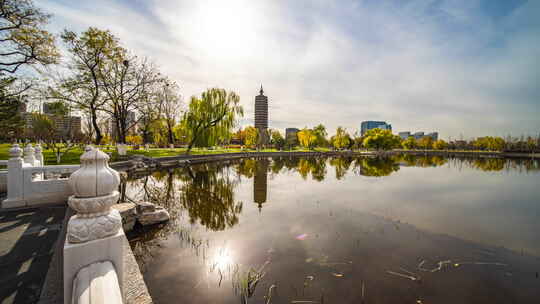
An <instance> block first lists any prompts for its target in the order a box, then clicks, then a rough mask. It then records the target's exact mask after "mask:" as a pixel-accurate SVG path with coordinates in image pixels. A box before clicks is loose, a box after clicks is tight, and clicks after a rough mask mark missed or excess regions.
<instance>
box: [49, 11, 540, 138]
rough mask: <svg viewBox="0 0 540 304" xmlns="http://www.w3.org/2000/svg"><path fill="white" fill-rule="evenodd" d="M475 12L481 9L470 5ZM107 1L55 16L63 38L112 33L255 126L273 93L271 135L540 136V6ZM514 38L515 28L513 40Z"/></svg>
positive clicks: (187, 90)
mask: <svg viewBox="0 0 540 304" xmlns="http://www.w3.org/2000/svg"><path fill="white" fill-rule="evenodd" d="M466 3H472V4H466ZM466 3H465V2H463V3H462V2H455V1H443V2H442V4H439V2H435V1H420V0H417V1H409V2H408V3H407V5H403V6H401V7H398V6H397V5H395V4H393V2H385V1H375V2H374V3H367V2H363V1H349V0H343V1H340V2H337V1H324V0H320V1H294V2H290V1H248V0H229V1H220V0H218V1H210V0H204V1H173V0H160V1H157V0H154V1H150V2H149V3H147V5H145V7H130V6H128V5H127V2H116V3H112V4H111V1H105V0H98V1H92V3H90V2H88V3H83V4H73V3H71V4H62V3H59V2H55V1H52V0H48V1H44V2H43V4H42V6H43V7H44V8H45V9H47V10H48V11H50V12H52V13H54V14H55V19H54V24H53V28H55V29H60V28H62V27H69V28H73V29H76V30H83V29H84V28H86V27H87V26H97V27H100V28H108V29H110V30H111V31H112V32H114V33H115V34H116V35H117V36H118V37H119V38H120V39H121V41H122V42H123V43H124V44H125V45H126V46H127V47H128V48H130V49H133V50H134V51H135V52H136V53H138V54H141V55H145V56H149V57H151V58H152V59H153V60H154V61H156V63H158V65H159V66H160V67H161V69H162V70H163V72H164V73H166V74H167V75H170V76H171V77H172V78H174V79H175V80H176V81H177V82H178V83H180V84H181V86H182V89H183V90H184V92H183V94H184V95H185V96H189V95H194V94H200V92H202V91H203V90H204V89H206V88H208V87H212V86H219V87H224V88H227V89H232V90H235V91H237V92H238V93H239V94H240V96H241V97H242V102H243V104H244V106H245V109H246V119H251V117H252V113H253V112H252V110H253V99H254V96H255V95H256V94H257V92H258V88H259V85H260V83H263V85H264V87H265V91H266V92H267V94H268V96H269V98H270V119H271V126H272V127H276V128H285V127H289V126H295V127H304V126H313V125H315V124H318V123H321V122H322V123H324V124H325V125H327V126H328V127H329V129H330V132H333V130H334V129H335V128H336V127H337V126H338V125H343V126H346V127H347V128H348V129H349V130H350V131H355V130H356V129H358V127H359V124H360V122H361V121H362V120H369V119H382V120H387V121H389V122H391V123H392V124H393V126H394V129H395V131H400V130H413V131H414V130H418V129H421V130H425V131H431V130H438V131H440V133H441V134H442V135H443V136H444V137H448V136H453V137H454V138H455V137H457V136H459V135H460V133H463V134H464V135H465V136H466V137H471V136H478V135H483V134H493V135H505V134H508V133H509V132H511V133H514V134H522V133H533V132H539V131H540V120H539V119H538V118H537V117H538V114H540V110H539V109H540V107H539V104H540V100H539V97H540V92H539V90H538V88H537V83H538V79H540V77H539V76H540V75H539V72H538V71H539V68H540V66H539V64H538V60H537V58H538V55H539V50H540V41H539V38H537V37H539V35H538V33H539V32H540V30H539V29H540V26H539V24H538V22H534V21H530V19H539V18H538V17H539V16H538V15H539V12H540V10H539V6H538V4H534V3H531V2H528V3H526V4H525V5H523V6H522V7H519V8H518V9H516V10H514V11H513V12H512V13H510V14H509V15H508V16H506V17H497V18H498V19H494V18H492V17H490V16H488V15H485V14H481V12H479V4H478V3H479V2H478V1H467V2H466ZM506 31H511V35H510V34H507V33H506Z"/></svg>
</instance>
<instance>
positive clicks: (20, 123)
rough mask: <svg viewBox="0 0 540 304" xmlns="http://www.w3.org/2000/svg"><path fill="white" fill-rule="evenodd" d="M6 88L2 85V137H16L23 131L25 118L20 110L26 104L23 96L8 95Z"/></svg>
mask: <svg viewBox="0 0 540 304" xmlns="http://www.w3.org/2000/svg"><path fill="white" fill-rule="evenodd" d="M5 92H6V88H2V87H0V130H2V134H0V138H3V139H8V138H14V137H15V136H17V134H20V133H22V131H23V128H24V120H23V118H22V117H21V114H20V110H21V107H23V106H24V104H23V102H22V100H21V97H16V96H6V95H5Z"/></svg>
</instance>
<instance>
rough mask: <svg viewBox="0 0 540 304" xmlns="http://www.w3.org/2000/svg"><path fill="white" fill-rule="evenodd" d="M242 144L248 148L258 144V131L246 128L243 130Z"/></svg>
mask: <svg viewBox="0 0 540 304" xmlns="http://www.w3.org/2000/svg"><path fill="white" fill-rule="evenodd" d="M244 136H245V137H244V144H245V145H246V146H249V147H253V146H256V145H257V144H258V143H259V129H257V128H255V127H253V126H248V127H246V128H245V129H244Z"/></svg>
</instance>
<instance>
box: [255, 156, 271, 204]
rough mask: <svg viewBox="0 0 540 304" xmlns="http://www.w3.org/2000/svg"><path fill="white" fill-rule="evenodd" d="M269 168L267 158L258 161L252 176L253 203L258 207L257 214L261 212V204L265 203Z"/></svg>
mask: <svg viewBox="0 0 540 304" xmlns="http://www.w3.org/2000/svg"><path fill="white" fill-rule="evenodd" d="M269 166H270V161H269V160H268V159H267V158H261V159H258V160H257V165H256V167H255V175H254V176H253V201H254V202H255V203H256V204H257V205H258V206H259V212H261V209H262V204H264V203H266V192H267V188H268V167H269Z"/></svg>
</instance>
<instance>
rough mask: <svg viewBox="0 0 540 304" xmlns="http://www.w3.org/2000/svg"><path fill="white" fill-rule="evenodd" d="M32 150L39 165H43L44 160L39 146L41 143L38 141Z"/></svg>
mask: <svg viewBox="0 0 540 304" xmlns="http://www.w3.org/2000/svg"><path fill="white" fill-rule="evenodd" d="M34 150H35V157H36V160H37V161H38V162H39V166H45V161H44V160H43V149H42V148H41V144H40V143H38V144H37V145H36V147H35V148H34Z"/></svg>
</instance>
